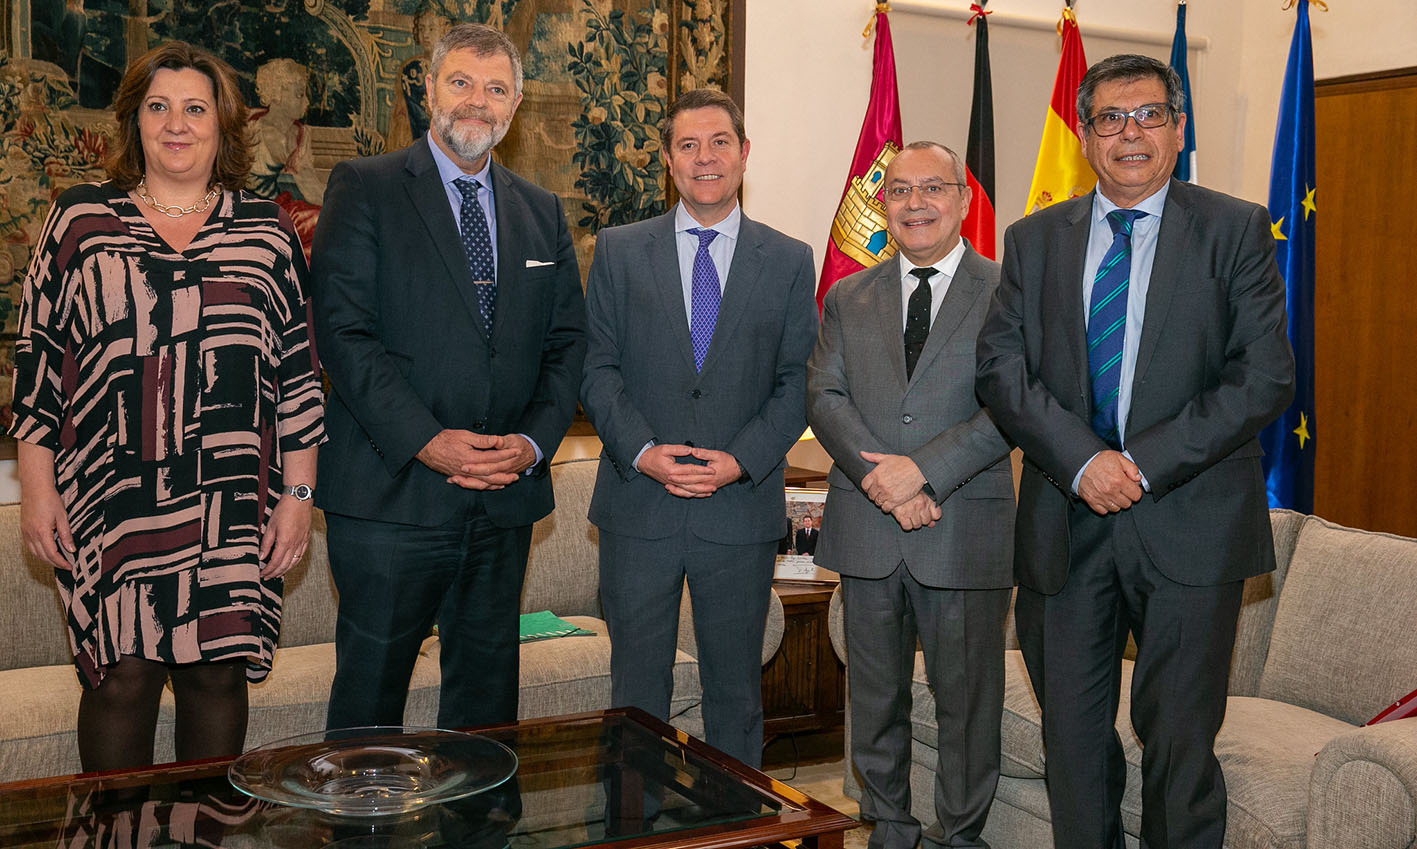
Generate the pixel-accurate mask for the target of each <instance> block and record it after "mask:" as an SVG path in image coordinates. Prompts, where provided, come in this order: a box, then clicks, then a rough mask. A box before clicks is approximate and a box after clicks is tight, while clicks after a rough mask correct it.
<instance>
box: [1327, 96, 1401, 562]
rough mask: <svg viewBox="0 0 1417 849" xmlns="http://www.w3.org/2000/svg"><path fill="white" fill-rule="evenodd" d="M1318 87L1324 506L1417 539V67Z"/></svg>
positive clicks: (1355, 522) (1357, 522) (1334, 514)
mask: <svg viewBox="0 0 1417 849" xmlns="http://www.w3.org/2000/svg"><path fill="white" fill-rule="evenodd" d="M1314 95H1315V97H1314V113H1315V134H1316V139H1315V142H1316V145H1317V151H1316V159H1317V170H1318V175H1317V178H1318V191H1317V193H1316V195H1315V202H1316V205H1317V207H1318V209H1317V214H1318V216H1319V218H1318V222H1317V225H1316V229H1317V242H1316V248H1315V250H1316V255H1317V264H1316V269H1315V274H1316V276H1315V290H1316V291H1315V295H1314V361H1315V365H1314V369H1315V375H1314V395H1315V399H1314V408H1315V426H1316V431H1315V434H1314V444H1315V449H1316V451H1317V454H1316V455H1315V462H1314V512H1315V513H1316V514H1318V515H1320V516H1323V517H1325V518H1327V519H1331V520H1333V521H1335V522H1339V523H1341V524H1344V525H1351V526H1354V527H1360V528H1369V529H1372V530H1380V531H1388V532H1391V533H1397V534H1403V535H1405V536H1417V376H1415V375H1417V68H1408V69H1404V70H1400V71H1390V72H1383V73H1379V74H1364V75H1361V76H1355V77H1344V78H1340V79H1334V80H1323V81H1319V82H1318V83H1317V84H1316V86H1315V89H1314Z"/></svg>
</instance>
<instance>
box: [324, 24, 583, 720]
mask: <svg viewBox="0 0 1417 849" xmlns="http://www.w3.org/2000/svg"><path fill="white" fill-rule="evenodd" d="M521 83H522V73H521V61H520V59H519V57H518V56H517V51H516V49H515V47H513V45H512V43H511V41H510V40H508V39H507V37H506V36H505V35H503V34H502V33H500V32H498V31H497V30H494V29H492V28H490V27H486V26H483V25H481V24H460V25H458V26H456V27H454V28H453V29H452V30H451V31H450V32H449V33H448V34H447V35H445V36H444V37H443V39H442V40H441V41H440V42H439V43H438V46H437V47H436V48H435V50H434V53H433V60H432V72H431V73H430V74H429V75H428V79H427V88H428V97H429V103H430V106H431V107H432V116H433V117H432V129H431V130H430V131H429V133H428V135H427V137H425V138H423V139H420V140H419V141H417V142H415V143H414V144H413V145H411V146H410V147H408V148H406V149H404V150H401V151H398V152H396V153H390V154H386V155H384V156H377V157H373V158H371V159H362V160H356V161H352V162H344V163H340V164H339V165H337V166H335V169H334V171H333V172H332V173H331V174H330V181H329V186H328V188H327V189H326V191H325V208H324V212H323V214H322V215H321V216H320V224H319V227H318V229H317V230H316V232H315V242H314V263H313V269H314V281H315V285H314V292H315V294H314V303H315V329H316V336H317V342H318V344H319V350H320V354H321V361H322V363H323V365H324V367H325V369H326V371H327V372H328V374H329V378H330V383H331V385H332V387H333V391H332V393H331V395H330V400H329V406H328V410H327V413H326V427H327V428H328V429H329V432H330V442H329V445H328V447H327V449H326V450H325V451H323V452H322V454H324V456H323V458H322V459H321V466H320V483H321V487H320V495H319V496H318V502H317V503H318V504H319V506H320V507H322V508H324V510H325V513H326V519H327V522H328V526H329V535H328V539H329V547H330V569H331V573H332V574H333V576H334V579H335V584H336V587H337V588H338V590H339V596H340V606H339V621H338V625H337V627H336V633H335V653H336V670H335V680H334V685H333V687H332V688H331V692H330V707H329V716H328V723H329V725H330V726H331V727H341V726H350V725H397V724H400V723H401V722H402V720H403V708H404V700H405V698H406V696H407V691H408V683H409V677H410V675H411V673H412V669H413V663H414V660H415V659H416V657H417V653H418V650H419V646H420V644H421V643H422V641H423V639H424V638H425V637H426V636H427V635H428V632H429V629H430V627H431V626H432V625H433V624H434V623H436V624H437V625H438V636H439V644H440V651H441V657H440V663H441V669H442V690H441V698H440V702H439V707H438V724H439V725H440V726H443V727H445V728H459V727H464V726H469V725H480V724H484V723H491V722H501V721H507V720H514V719H516V715H517V672H518V668H517V658H518V628H517V616H518V606H519V602H518V600H519V596H520V594H521V586H522V577H523V575H524V573H525V569H526V558H527V552H528V549H529V546H530V540H531V526H532V523H533V522H535V521H536V520H537V519H539V518H541V517H542V516H545V515H546V514H547V513H549V512H550V511H551V507H552V494H551V479H550V476H549V474H548V470H547V463H548V462H549V461H550V459H551V456H552V455H553V454H554V453H555V451H556V447H557V446H558V445H559V444H560V441H561V438H562V437H563V436H564V435H565V433H566V429H567V427H568V426H569V424H570V421H571V417H572V415H573V414H574V412H575V406H576V387H577V386H578V384H579V381H580V374H581V366H582V362H583V359H584V356H585V337H584V333H585V306H584V301H583V298H582V295H581V288H580V282H579V274H578V271H577V268H576V257H575V254H574V253H573V251H572V248H571V237H570V233H569V230H568V229H567V226H566V219H565V215H564V214H563V213H562V211H561V203H560V201H559V200H558V199H557V198H556V196H555V195H552V194H551V193H550V192H547V191H545V190H544V189H541V188H538V187H537V186H535V185H532V184H531V183H529V182H527V181H526V180H523V179H522V178H521V177H518V176H517V175H516V174H513V173H512V172H511V171H508V170H507V169H505V168H503V167H501V166H500V165H497V164H496V163H494V162H492V161H491V155H490V154H491V149H492V147H493V146H495V145H496V144H497V142H499V141H500V140H501V139H502V137H503V136H504V135H505V134H506V131H507V128H508V126H509V125H510V124H511V120H512V115H513V113H514V112H515V111H516V108H517V104H518V103H520V102H521Z"/></svg>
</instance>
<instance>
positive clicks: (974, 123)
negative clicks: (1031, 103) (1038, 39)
mask: <svg viewBox="0 0 1417 849" xmlns="http://www.w3.org/2000/svg"><path fill="white" fill-rule="evenodd" d="M988 2H989V0H984V2H982V3H971V4H970V5H969V9H970V11H972V12H974V15H973V16H972V17H970V19H969V23H970V24H978V29H976V30H975V31H974V104H973V105H972V106H971V107H970V109H969V147H968V149H967V150H966V152H965V155H964V167H965V179H966V180H968V181H969V188H970V191H972V192H973V195H972V196H971V197H970V200H969V212H968V214H966V215H965V216H964V224H963V225H962V226H961V227H960V233H961V234H962V235H963V236H964V237H965V238H966V239H968V240H969V244H970V246H971V247H973V248H974V249H975V250H976V251H978V252H979V253H980V255H982V256H986V257H988V258H989V259H994V258H995V256H994V84H993V80H992V78H991V76H990V73H989V18H988V17H986V16H987V15H989V14H991V13H990V12H986V11H984V6H985V5H987V4H988Z"/></svg>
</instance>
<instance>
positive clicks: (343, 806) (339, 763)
mask: <svg viewBox="0 0 1417 849" xmlns="http://www.w3.org/2000/svg"><path fill="white" fill-rule="evenodd" d="M516 771H517V756H516V755H515V754H513V753H512V750H511V749H508V748H507V747H506V746H504V745H502V744H501V743H498V742H497V741H495V740H491V739H488V738H487V737H481V736H478V735H476V734H466V733H463V732H461V731H445V730H442V729H439V728H406V727H399V726H369V727H364V728H341V729H335V730H332V731H321V732H317V733H314V734H302V735H299V736H296V737H287V738H285V739H283V740H276V741H275V742H272V743H267V744H266V745H264V746H261V747H260V748H257V749H252V750H251V751H249V752H247V753H246V754H244V755H242V756H241V757H239V758H237V759H236V760H235V761H233V762H232V763H231V766H230V767H229V768H228V769H227V778H228V779H230V781H231V783H232V785H233V786H234V787H236V789H237V790H240V791H241V792H242V793H245V794H247V795H248V796H254V797H255V798H257V799H262V800H265V801H268V802H274V803H276V804H278V805H291V806H294V807H299V808H310V809H313V810H317V811H322V812H324V813H327V814H334V815H337V816H346V817H379V816H388V815H391V814H405V813H408V812H410V811H414V810H417V809H419V808H422V807H425V806H428V805H436V804H441V803H443V802H451V801H453V800H454V799H462V798H464V797H467V796H471V795H473V794H476V793H481V792H483V791H485V790H490V789H491V788H493V787H496V786H497V785H499V784H501V783H502V782H504V781H506V780H507V779H508V778H510V777H511V776H512V774H513V773H515V772H516Z"/></svg>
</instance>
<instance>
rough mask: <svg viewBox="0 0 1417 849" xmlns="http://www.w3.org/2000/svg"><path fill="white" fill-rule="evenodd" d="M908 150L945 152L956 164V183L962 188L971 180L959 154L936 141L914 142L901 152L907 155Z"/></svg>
mask: <svg viewBox="0 0 1417 849" xmlns="http://www.w3.org/2000/svg"><path fill="white" fill-rule="evenodd" d="M907 150H939V151H944V152H945V153H946V154H948V155H949V157H950V162H952V163H953V164H954V172H955V182H956V183H959V184H960V185H961V186H964V185H968V183H969V180H968V178H967V174H966V171H965V168H964V160H962V159H960V158H959V154H958V153H955V152H954V151H953V150H950V149H949V148H948V147H945V146H944V145H942V144H940V143H939V142H935V141H913V142H911V143H910V144H908V145H906V146H905V147H903V148H901V149H900V152H901V153H905V152H906V151H907ZM886 167H887V168H889V167H890V166H889V165H887V166H886Z"/></svg>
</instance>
